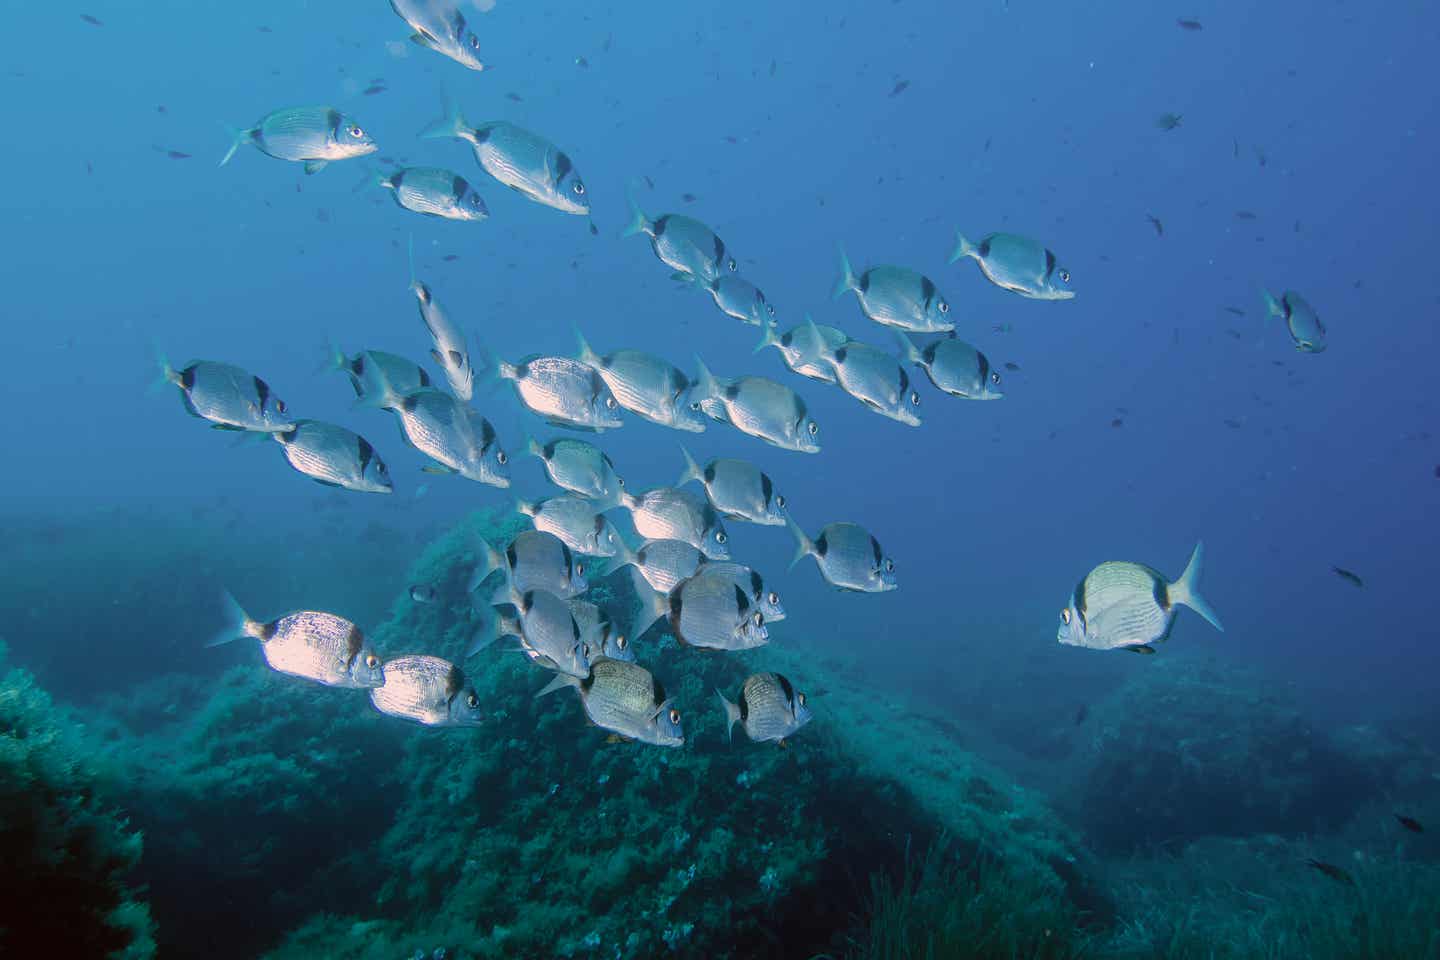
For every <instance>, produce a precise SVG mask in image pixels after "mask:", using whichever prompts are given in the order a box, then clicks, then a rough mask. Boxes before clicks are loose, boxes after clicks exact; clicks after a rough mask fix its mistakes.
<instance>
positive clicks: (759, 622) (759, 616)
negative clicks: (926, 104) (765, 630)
mask: <svg viewBox="0 0 1440 960" xmlns="http://www.w3.org/2000/svg"><path fill="white" fill-rule="evenodd" d="M750 620H751V622H753V623H754V624H755V626H757V627H763V626H765V614H763V613H761V612H760V611H759V610H756V611H755V616H753V617H751V618H750Z"/></svg>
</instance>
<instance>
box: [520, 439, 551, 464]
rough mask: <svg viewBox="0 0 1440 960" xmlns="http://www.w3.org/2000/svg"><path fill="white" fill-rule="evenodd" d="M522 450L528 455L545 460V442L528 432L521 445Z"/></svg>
mask: <svg viewBox="0 0 1440 960" xmlns="http://www.w3.org/2000/svg"><path fill="white" fill-rule="evenodd" d="M520 452H521V453H523V454H524V455H525V456H527V457H536V458H538V459H541V460H543V459H545V444H543V443H541V442H540V441H539V440H536V439H535V438H534V437H532V436H530V435H529V434H528V433H527V434H526V435H525V442H524V443H522V444H521V445H520Z"/></svg>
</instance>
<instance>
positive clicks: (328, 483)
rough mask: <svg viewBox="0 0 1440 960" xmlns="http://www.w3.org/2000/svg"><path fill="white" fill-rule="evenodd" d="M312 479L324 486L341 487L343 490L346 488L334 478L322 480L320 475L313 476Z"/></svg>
mask: <svg viewBox="0 0 1440 960" xmlns="http://www.w3.org/2000/svg"><path fill="white" fill-rule="evenodd" d="M310 479H311V480H314V481H315V482H316V483H318V484H320V486H322V487H335V488H337V489H341V490H343V489H344V487H343V486H342V485H341V484H338V483H336V482H335V481H334V480H321V479H320V478H319V477H311V478H310Z"/></svg>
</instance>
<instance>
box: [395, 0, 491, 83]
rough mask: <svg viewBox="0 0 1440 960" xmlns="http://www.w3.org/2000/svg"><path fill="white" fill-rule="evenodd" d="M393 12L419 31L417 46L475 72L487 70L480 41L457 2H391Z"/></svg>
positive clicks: (413, 35) (417, 32)
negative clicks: (482, 58) (481, 57)
mask: <svg viewBox="0 0 1440 960" xmlns="http://www.w3.org/2000/svg"><path fill="white" fill-rule="evenodd" d="M390 9H392V10H394V11H395V15H396V16H398V17H399V18H400V19H401V20H404V21H405V22H406V23H408V24H409V25H410V27H411V29H413V30H414V31H415V33H414V34H412V35H411V37H410V39H411V40H412V41H414V42H415V43H417V44H419V45H420V46H422V47H425V48H427V49H429V50H434V51H435V52H436V53H438V54H441V55H442V56H446V57H449V58H450V59H451V60H454V61H455V62H456V63H458V64H460V65H461V66H464V67H468V68H469V69H471V70H477V71H478V70H484V69H485V64H484V63H482V62H481V60H480V38H479V37H478V36H476V35H475V31H474V30H472V29H471V28H470V25H469V23H468V22H467V21H466V19H465V14H464V13H463V12H462V11H461V10H460V7H459V5H458V4H456V3H455V2H453V0H390Z"/></svg>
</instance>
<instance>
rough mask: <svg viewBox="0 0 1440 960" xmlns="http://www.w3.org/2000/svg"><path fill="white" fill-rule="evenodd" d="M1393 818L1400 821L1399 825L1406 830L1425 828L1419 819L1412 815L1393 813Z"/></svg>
mask: <svg viewBox="0 0 1440 960" xmlns="http://www.w3.org/2000/svg"><path fill="white" fill-rule="evenodd" d="M1395 819H1396V820H1398V821H1399V822H1400V826H1402V827H1404V828H1405V829H1406V830H1409V831H1410V832H1411V833H1424V832H1425V828H1424V827H1422V826H1421V825H1420V821H1419V820H1416V819H1415V818H1414V817H1406V816H1402V815H1401V814H1398V813H1397V814H1395Z"/></svg>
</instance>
